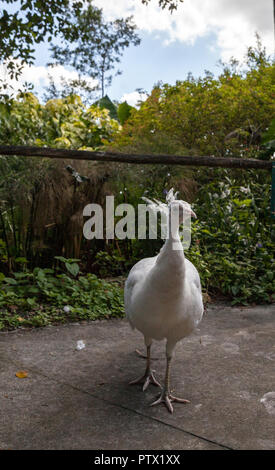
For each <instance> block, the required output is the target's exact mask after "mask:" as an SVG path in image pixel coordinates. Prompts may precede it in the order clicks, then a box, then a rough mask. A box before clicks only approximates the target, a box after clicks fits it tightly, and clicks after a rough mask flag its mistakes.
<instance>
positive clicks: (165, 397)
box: [150, 389, 190, 413]
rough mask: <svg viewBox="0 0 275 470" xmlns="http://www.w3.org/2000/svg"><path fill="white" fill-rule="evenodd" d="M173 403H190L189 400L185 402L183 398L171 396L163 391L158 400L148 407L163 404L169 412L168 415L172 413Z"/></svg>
mask: <svg viewBox="0 0 275 470" xmlns="http://www.w3.org/2000/svg"><path fill="white" fill-rule="evenodd" d="M173 401H175V402H177V403H190V401H189V400H185V399H184V398H178V397H174V395H172V394H171V393H169V392H168V391H167V390H165V389H164V390H163V391H162V392H161V394H160V396H159V398H158V399H157V400H156V401H154V402H153V403H151V405H150V406H155V405H159V404H160V403H164V404H165V406H166V408H167V409H168V411H170V413H173V411H174V409H173V406H172V402H173Z"/></svg>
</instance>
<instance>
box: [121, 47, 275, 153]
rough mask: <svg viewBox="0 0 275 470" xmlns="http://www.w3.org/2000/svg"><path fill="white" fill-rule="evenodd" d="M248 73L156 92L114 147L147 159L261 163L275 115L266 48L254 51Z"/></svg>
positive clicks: (231, 70) (273, 78)
mask: <svg viewBox="0 0 275 470" xmlns="http://www.w3.org/2000/svg"><path fill="white" fill-rule="evenodd" d="M246 62H247V65H245V67H246V68H245V70H244V69H240V70H239V71H237V69H236V63H235V61H233V62H232V63H231V64H229V65H227V66H224V70H223V73H222V74H221V75H220V76H219V77H218V78H214V76H213V75H212V74H210V73H209V72H207V73H206V75H205V76H204V77H202V78H198V79H195V78H193V77H192V76H191V75H190V76H189V77H188V78H187V79H186V80H184V81H178V82H177V83H176V85H174V86H171V85H168V84H160V85H158V86H156V87H155V88H154V89H153V91H152V93H151V95H150V96H149V97H148V99H147V100H146V101H145V102H143V103H142V104H141V106H140V109H139V110H133V111H132V112H131V116H130V118H129V119H128V120H127V121H126V123H125V124H124V127H123V131H122V132H121V133H120V134H119V135H118V136H117V138H116V141H115V143H114V147H115V148H118V149H119V150H122V151H123V150H124V149H125V151H127V150H131V151H135V152H144V153H145V152H147V153H171V154H187V152H188V154H189V155H214V156H217V157H223V156H227V157H230V156H232V157H257V155H258V153H259V145H260V142H261V136H262V134H263V133H264V132H265V131H266V128H267V127H268V126H269V125H270V120H271V117H272V116H273V115H274V109H275V108H274V96H275V68H274V65H272V64H271V63H270V62H269V61H268V59H267V58H266V57H265V55H264V51H263V50H262V48H261V45H260V44H258V49H257V50H254V49H249V51H248V55H247V57H246Z"/></svg>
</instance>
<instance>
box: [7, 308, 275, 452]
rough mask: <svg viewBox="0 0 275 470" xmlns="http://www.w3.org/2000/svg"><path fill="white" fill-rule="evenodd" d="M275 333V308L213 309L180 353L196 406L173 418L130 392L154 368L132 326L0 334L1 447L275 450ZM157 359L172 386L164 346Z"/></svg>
mask: <svg viewBox="0 0 275 470" xmlns="http://www.w3.org/2000/svg"><path fill="white" fill-rule="evenodd" d="M274 330H275V308H274V305H273V306H260V307H245V308H232V307H230V306H229V305H227V304H225V303H219V304H215V305H211V306H209V307H208V308H207V311H206V313H205V316H204V319H203V321H202V323H201V324H200V326H199V329H198V330H197V331H196V332H195V333H194V334H193V335H192V336H190V337H189V338H186V339H185V340H183V341H182V342H181V343H179V344H178V347H177V349H176V354H175V359H174V362H173V366H172V376H171V379H172V386H173V387H172V388H173V389H174V391H175V392H176V393H177V394H178V396H183V397H184V398H187V399H189V400H190V401H191V403H190V404H187V405H182V404H177V403H176V404H175V406H174V414H173V415H171V414H169V413H168V411H167V409H166V408H165V407H164V406H158V407H153V408H150V407H149V406H148V405H149V404H150V402H152V401H153V399H154V398H155V395H156V393H157V389H156V388H155V387H151V386H150V387H151V388H149V390H148V391H147V392H145V393H143V392H142V391H141V387H138V386H129V385H128V382H129V381H130V380H132V379H134V378H136V377H137V376H138V375H141V373H142V372H143V371H144V367H145V361H144V359H141V358H139V357H138V356H137V355H136V353H135V348H137V347H138V348H139V349H142V348H143V341H142V337H141V335H140V334H139V333H138V332H137V331H132V330H131V329H130V327H129V325H128V324H127V322H126V321H125V320H120V319H119V320H104V321H96V322H84V323H81V324H75V323H74V324H68V325H63V326H50V327H45V328H37V329H31V330H27V329H20V330H16V331H12V332H3V333H0V355H1V364H0V380H1V392H0V422H1V427H0V449H102V450H104V449H119V450H122V449H138V450H153V449H163V450H164V449H165V450H167V449H173V450H177V449H183V450H184V449H217V450H218V449H275V420H274V417H275V374H274V361H275V343H274ZM78 340H83V341H84V343H85V345H86V347H85V348H84V349H82V350H77V349H76V345H77V341H78ZM152 357H153V358H157V360H154V362H153V368H154V369H155V370H156V375H157V377H158V378H160V379H163V375H164V367H165V355H164V343H163V342H159V343H155V345H154V346H153V348H152ZM21 370H23V371H26V372H27V377H26V378H18V377H17V376H16V375H15V374H16V373H17V372H18V371H21Z"/></svg>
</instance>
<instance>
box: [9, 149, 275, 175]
mask: <svg viewBox="0 0 275 470" xmlns="http://www.w3.org/2000/svg"><path fill="white" fill-rule="evenodd" d="M0 155H21V156H25V157H44V158H63V159H66V158H69V159H74V160H93V161H94V160H96V161H99V162H120V163H142V164H144V163H145V164H149V163H150V164H154V163H157V164H163V165H189V166H207V167H215V168H217V167H221V168H239V169H243V170H247V169H251V168H256V169H257V168H258V169H261V170H271V168H272V162H271V161H266V160H255V159H249V158H228V157H214V156H205V157H200V156H195V157H193V156H178V155H138V154H136V155H135V154H132V155H131V154H124V153H114V152H91V151H88V150H68V149H55V148H48V147H28V146H24V147H22V146H13V145H11V146H10V145H0Z"/></svg>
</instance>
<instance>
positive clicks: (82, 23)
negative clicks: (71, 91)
mask: <svg viewBox="0 0 275 470" xmlns="http://www.w3.org/2000/svg"><path fill="white" fill-rule="evenodd" d="M73 28H74V29H76V30H77V31H78V37H77V40H76V41H74V42H72V41H71V37H70V38H69V41H67V42H66V44H65V46H58V45H53V46H52V47H51V51H52V57H53V59H54V62H55V63H58V64H61V65H64V64H67V65H71V66H72V67H74V68H75V69H76V70H77V71H78V72H79V73H80V74H86V75H88V76H89V77H92V78H97V79H98V89H100V91H101V96H102V97H103V96H104V95H105V87H106V86H109V85H110V84H111V81H112V78H113V75H112V73H113V70H114V69H115V68H116V64H118V63H119V62H120V57H121V56H122V52H123V50H124V49H125V48H126V47H128V46H129V45H130V44H134V45H135V46H136V45H138V44H139V43H140V39H139V37H138V36H137V34H136V33H135V25H134V24H133V22H132V17H128V18H126V19H117V20H115V21H110V22H106V21H105V20H104V18H103V13H102V10H100V9H99V8H97V7H94V6H93V5H92V4H89V5H88V7H87V9H86V10H85V11H81V12H79V13H77V14H75V19H74V23H73ZM64 39H65V40H66V39H67V38H66V35H65V36H64ZM120 73H121V72H120V71H119V70H116V75H117V74H120ZM82 85H83V88H84V89H85V86H86V85H87V84H86V85H85V81H83V83H82Z"/></svg>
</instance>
